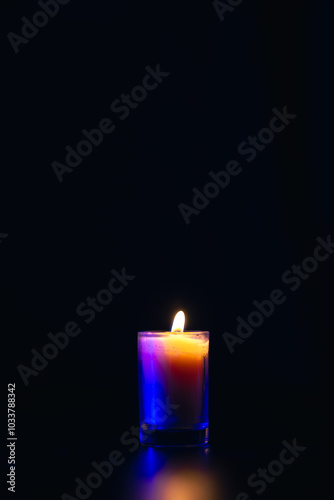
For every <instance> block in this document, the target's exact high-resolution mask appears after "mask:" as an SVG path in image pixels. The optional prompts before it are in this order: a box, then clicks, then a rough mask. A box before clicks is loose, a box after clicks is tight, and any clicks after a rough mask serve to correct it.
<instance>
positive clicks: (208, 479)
mask: <svg viewBox="0 0 334 500" xmlns="http://www.w3.org/2000/svg"><path fill="white" fill-rule="evenodd" d="M134 468H135V471H134V472H135V474H134V476H135V477H136V479H135V481H134V483H133V484H132V488H131V489H132V491H131V492H130V494H129V498H130V497H131V498H132V499H135V500H230V498H231V497H230V496H229V495H228V490H229V489H230V488H229V486H230V485H229V484H228V483H229V482H230V481H228V480H227V478H228V477H229V476H228V474H226V470H225V469H224V465H222V464H221V463H220V464H219V467H217V463H216V464H215V467H213V466H212V464H211V463H210V450H209V448H208V447H206V448H203V449H200V450H198V449H197V450H189V449H188V450H178V451H170V450H164V449H161V448H160V449H159V448H158V449H156V448H146V449H141V450H140V452H139V453H138V456H137V460H136V464H134ZM133 479H134V478H133Z"/></svg>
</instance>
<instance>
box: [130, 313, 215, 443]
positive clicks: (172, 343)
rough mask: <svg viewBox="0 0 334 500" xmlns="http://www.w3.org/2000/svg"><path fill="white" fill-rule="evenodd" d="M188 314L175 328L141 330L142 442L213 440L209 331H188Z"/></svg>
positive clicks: (180, 317) (176, 321) (180, 315)
mask: <svg viewBox="0 0 334 500" xmlns="http://www.w3.org/2000/svg"><path fill="white" fill-rule="evenodd" d="M184 321H185V317H184V313H183V312H182V311H179V312H178V313H177V315H176V316H175V319H174V322H173V326H172V330H171V331H170V332H167V331H151V332H139V333H138V363H139V412H140V429H141V430H140V439H141V443H142V444H152V445H167V446H168V445H191V444H204V443H207V442H208V361H209V360H208V356H209V332H205V331H184V330H183V329H184Z"/></svg>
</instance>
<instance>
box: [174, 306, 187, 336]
mask: <svg viewBox="0 0 334 500" xmlns="http://www.w3.org/2000/svg"><path fill="white" fill-rule="evenodd" d="M184 322H185V316H184V312H183V311H179V312H178V313H177V314H176V315H175V318H174V321H173V326H172V332H183V329H184Z"/></svg>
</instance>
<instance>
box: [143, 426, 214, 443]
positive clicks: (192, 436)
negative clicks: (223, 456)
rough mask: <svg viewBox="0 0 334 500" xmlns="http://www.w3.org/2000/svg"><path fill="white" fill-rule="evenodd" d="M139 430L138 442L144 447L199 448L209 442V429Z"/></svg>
mask: <svg viewBox="0 0 334 500" xmlns="http://www.w3.org/2000/svg"><path fill="white" fill-rule="evenodd" d="M144 427H145V428H144V429H143V428H142V427H141V428H140V442H141V444H142V445H144V446H145V445H146V446H199V445H203V444H207V443H208V442H209V427H205V428H204V429H195V430H193V429H156V428H152V429H147V427H148V426H147V425H145V426H144Z"/></svg>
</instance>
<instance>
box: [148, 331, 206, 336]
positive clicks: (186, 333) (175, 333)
mask: <svg viewBox="0 0 334 500" xmlns="http://www.w3.org/2000/svg"><path fill="white" fill-rule="evenodd" d="M204 333H208V334H209V333H210V332H209V331H208V330H184V331H183V332H171V331H169V330H147V331H140V332H138V335H150V334H153V335H154V334H160V335H167V334H168V335H189V334H197V335H198V334H204Z"/></svg>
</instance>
